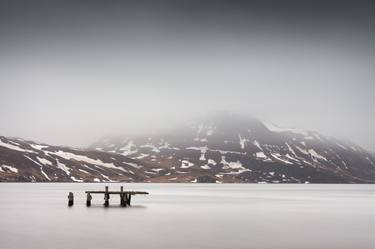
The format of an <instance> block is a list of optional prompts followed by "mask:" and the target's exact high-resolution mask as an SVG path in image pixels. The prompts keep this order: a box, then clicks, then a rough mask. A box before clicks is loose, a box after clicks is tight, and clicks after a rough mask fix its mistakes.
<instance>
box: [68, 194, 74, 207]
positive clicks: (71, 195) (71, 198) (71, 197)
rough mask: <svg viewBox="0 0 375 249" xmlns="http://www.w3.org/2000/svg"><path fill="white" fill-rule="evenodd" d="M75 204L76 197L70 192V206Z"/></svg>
mask: <svg viewBox="0 0 375 249" xmlns="http://www.w3.org/2000/svg"><path fill="white" fill-rule="evenodd" d="M73 204H74V195H73V193H72V192H69V194H68V206H69V207H71V206H73Z"/></svg>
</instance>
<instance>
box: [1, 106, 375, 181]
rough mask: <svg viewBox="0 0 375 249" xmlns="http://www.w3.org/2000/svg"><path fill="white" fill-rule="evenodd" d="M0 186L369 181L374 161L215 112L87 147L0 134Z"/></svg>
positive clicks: (333, 142) (332, 143)
mask: <svg viewBox="0 0 375 249" xmlns="http://www.w3.org/2000/svg"><path fill="white" fill-rule="evenodd" d="M0 181H75V182H82V181H88V182H111V181H126V182H217V183H226V182H236V183H241V182H245V183H246V182H249V183H307V182H308V183H375V156H374V155H373V154H370V153H369V152H367V151H366V150H364V149H362V148H361V147H359V146H357V145H355V144H352V143H350V142H348V141H340V140H337V139H335V138H330V137H325V136H322V135H321V134H319V133H317V132H312V131H301V130H296V129H280V128H278V127H276V126H274V125H271V124H266V123H264V122H261V121H259V120H257V119H254V118H247V117H242V116H238V115H234V114H231V113H214V114H211V115H208V116H206V117H204V118H202V119H199V120H196V121H192V122H189V123H187V124H184V125H181V126H179V127H178V128H177V129H175V130H173V131H169V132H162V133H155V134H152V135H144V136H134V137H126V138H119V137H116V138H104V139H102V140H100V141H98V142H96V143H95V144H93V145H92V146H91V147H90V148H89V149H73V148H67V147H59V146H50V145H46V144H40V143H35V142H31V141H25V140H22V139H15V138H6V137H0Z"/></svg>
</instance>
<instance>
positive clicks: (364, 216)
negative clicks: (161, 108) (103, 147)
mask: <svg viewBox="0 0 375 249" xmlns="http://www.w3.org/2000/svg"><path fill="white" fill-rule="evenodd" d="M105 185H109V187H110V190H118V189H120V185H124V186H125V189H129V190H143V191H148V192H150V195H149V196H135V197H134V198H133V199H132V206H131V207H127V208H121V207H120V206H119V197H118V196H113V197H111V200H110V201H111V206H110V207H108V208H104V207H103V195H94V196H93V197H94V198H93V201H92V203H93V205H92V206H91V207H89V208H88V207H86V206H85V194H84V191H85V190H104V186H105ZM69 191H72V192H74V195H75V204H74V206H73V207H68V206H67V195H68V192H69ZM0 197H1V198H0V222H1V223H0V248H4V249H12V248H17V249H18V248H30V249H31V248H38V249H39V248H54V249H59V248H64V249H66V248H139V249H142V248H160V249H161V248H163V249H165V248H225V249H229V248H254V249H272V248H277V249H280V248H285V249H292V248H303V249H309V248H311V249H317V248H321V249H323V248H327V249H335V248H340V249H345V248H348V249H349V248H350V249H364V248H368V249H374V248H375V237H374V234H375V185H263V184H117V183H114V184H100V183H98V184H96V183H95V184H94V183H87V184H86V183H2V184H0Z"/></svg>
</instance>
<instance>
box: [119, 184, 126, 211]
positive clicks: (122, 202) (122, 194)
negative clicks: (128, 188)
mask: <svg viewBox="0 0 375 249" xmlns="http://www.w3.org/2000/svg"><path fill="white" fill-rule="evenodd" d="M120 192H121V193H120V203H121V206H122V207H125V206H126V202H125V197H124V196H125V194H124V187H123V186H121V190H120Z"/></svg>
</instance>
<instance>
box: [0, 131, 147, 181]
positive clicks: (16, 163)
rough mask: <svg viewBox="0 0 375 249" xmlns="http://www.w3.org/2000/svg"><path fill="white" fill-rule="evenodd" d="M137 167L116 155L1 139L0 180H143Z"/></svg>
mask: <svg viewBox="0 0 375 249" xmlns="http://www.w3.org/2000/svg"><path fill="white" fill-rule="evenodd" d="M140 164H141V162H139V160H133V159H130V158H127V157H125V156H123V155H119V154H112V153H106V152H100V151H93V150H82V149H73V148H67V147H58V146H50V145H46V144H40V143H35V142H32V141H25V140H22V139H19V138H7V137H0V181H22V182H34V181H36V182H49V181H52V182H53V181H72V182H83V181H90V182H111V181H129V182H138V181H144V180H145V178H144V173H143V171H142V170H140V169H139V168H140V167H142V166H140ZM142 164H143V163H142Z"/></svg>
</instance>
